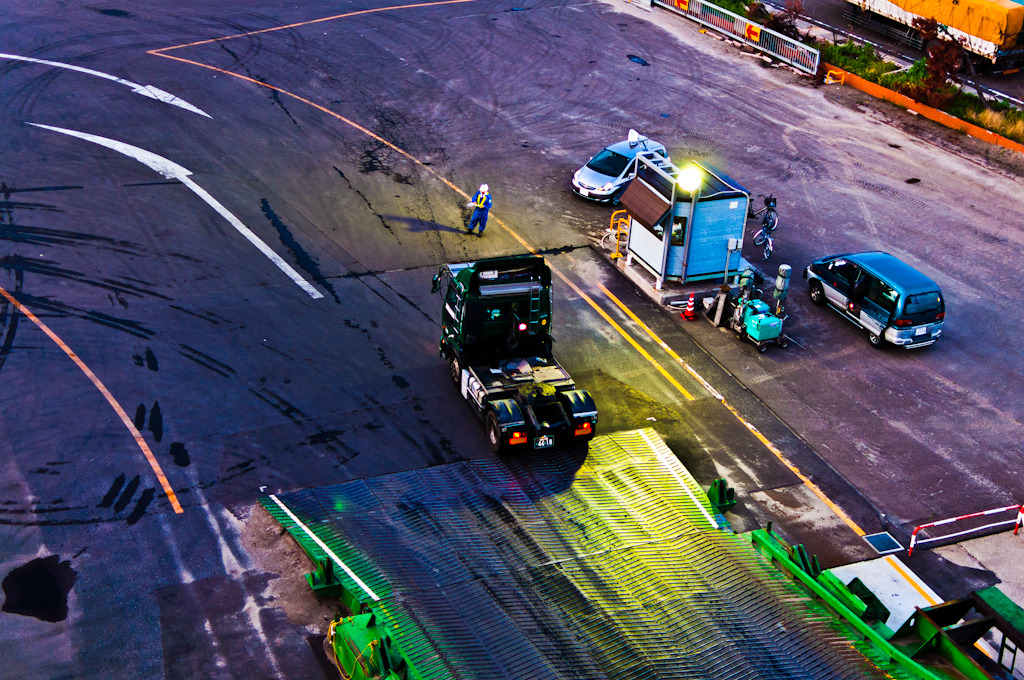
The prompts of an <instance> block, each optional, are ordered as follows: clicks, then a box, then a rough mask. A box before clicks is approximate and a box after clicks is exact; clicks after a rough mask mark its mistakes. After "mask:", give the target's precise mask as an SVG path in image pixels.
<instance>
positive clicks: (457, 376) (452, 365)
mask: <svg viewBox="0 0 1024 680" xmlns="http://www.w3.org/2000/svg"><path fill="white" fill-rule="evenodd" d="M448 374H449V375H450V376H451V378H452V382H453V383H455V384H456V385H461V384H462V367H461V366H459V358H458V357H452V359H451V361H449V362H448Z"/></svg>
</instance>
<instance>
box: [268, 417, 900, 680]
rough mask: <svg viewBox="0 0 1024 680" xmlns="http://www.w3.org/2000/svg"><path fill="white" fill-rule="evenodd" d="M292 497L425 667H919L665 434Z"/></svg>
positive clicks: (723, 671) (454, 671)
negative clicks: (809, 572) (741, 531)
mask: <svg viewBox="0 0 1024 680" xmlns="http://www.w3.org/2000/svg"><path fill="white" fill-rule="evenodd" d="M279 500H280V501H281V502H282V503H283V504H284V505H286V506H287V508H288V509H289V510H290V511H291V512H292V513H293V514H294V515H295V516H296V517H297V518H298V519H299V521H300V522H302V523H303V524H304V525H306V526H307V527H308V528H309V529H310V530H311V531H312V532H313V533H315V534H316V536H317V537H318V538H319V539H320V540H321V541H323V542H324V543H325V544H326V545H327V546H329V547H330V549H331V550H332V551H334V553H335V554H336V555H337V556H338V557H339V558H340V559H341V560H342V561H343V562H344V563H345V564H346V565H347V566H348V567H349V568H350V569H352V571H353V572H354V573H355V574H357V575H358V577H359V578H360V579H362V580H363V581H364V582H365V583H366V584H367V585H368V587H369V588H371V589H372V590H373V591H374V593H375V594H376V595H377V596H379V598H380V599H379V600H378V601H376V602H373V601H371V600H370V599H369V598H368V597H367V598H364V601H365V602H368V603H369V604H370V605H371V606H372V608H373V609H374V610H375V611H376V612H377V613H378V615H379V616H380V617H381V618H382V620H383V621H384V622H385V625H387V627H388V629H389V630H390V631H391V632H392V635H393V637H394V639H395V640H396V642H397V643H398V645H399V646H400V647H401V649H402V651H403V653H404V655H405V656H406V658H407V659H408V660H409V662H410V664H411V665H412V666H413V667H414V669H415V670H416V672H417V673H418V674H419V675H420V676H421V677H423V678H459V679H463V678H464V679H470V678H473V679H476V678H479V679H481V680H484V679H486V680H492V679H493V678H531V679H538V680H542V679H545V678H552V679H556V678H588V679H589V678H595V679H599V678H616V679H623V680H627V679H632V678H636V679H637V680H639V679H641V678H643V679H645V680H649V679H651V678H666V679H669V678H680V679H682V678H700V679H702V680H706V679H718V678H721V679H723V680H724V679H730V680H731V679H737V680H740V679H747V678H765V679H771V680H784V679H788V678H793V679H794V680H795V679H797V678H799V679H801V680H803V679H805V678H821V679H822V680H825V679H827V680H840V679H844V678H883V677H890V678H901V677H905V676H904V675H903V674H902V673H901V671H900V669H899V668H893V667H890V666H887V665H885V664H883V662H882V660H881V658H880V657H877V655H876V653H875V652H874V651H873V650H872V649H871V647H870V646H868V645H866V644H864V643H863V642H862V641H861V639H860V637H859V636H858V635H857V634H856V633H855V632H854V631H853V629H852V628H851V627H849V626H848V624H846V623H845V622H843V621H842V620H840V619H838V618H836V617H834V616H832V615H831V614H830V613H829V612H828V611H827V610H826V609H825V608H824V607H823V606H822V605H821V604H819V603H818V602H817V601H816V600H814V599H812V598H811V597H810V596H809V594H808V593H807V592H806V591H804V590H803V589H802V588H801V587H800V586H798V585H797V584H796V583H794V582H792V581H791V580H789V579H788V578H786V577H784V576H783V575H782V574H780V573H779V572H778V571H776V570H775V568H774V567H772V566H771V565H770V564H769V563H768V562H767V561H765V560H764V559H762V558H761V557H760V556H759V555H758V554H757V553H756V552H755V551H754V550H753V549H752V547H751V546H750V545H749V543H747V542H746V541H744V540H743V538H742V537H740V536H737V535H735V534H733V533H732V532H731V531H729V530H728V528H727V527H726V528H719V526H718V525H717V522H716V520H715V511H714V509H713V508H712V507H711V506H710V504H709V503H708V501H707V498H706V496H705V495H704V492H703V490H702V489H701V488H700V486H699V485H698V484H697V483H696V481H695V480H693V478H692V477H690V475H689V474H688V473H687V472H686V470H685V469H684V468H683V467H682V466H681V465H680V463H679V462H678V460H677V459H676V458H675V456H674V455H673V454H672V452H671V451H670V450H669V449H668V447H667V446H666V445H665V444H664V442H662V440H661V439H660V438H659V437H658V435H657V434H656V433H655V432H654V431H653V430H651V429H645V430H636V431H631V432H621V433H616V434H613V435H605V436H601V437H597V438H595V439H594V440H593V441H592V442H591V445H590V451H589V453H588V454H587V457H586V461H585V462H582V463H581V462H580V460H579V459H578V457H577V458H576V459H573V457H572V456H570V455H569V454H560V453H554V454H548V455H547V457H541V456H536V457H533V458H530V457H527V458H513V457H508V458H506V459H504V460H485V461H472V462H464V463H455V464H450V465H444V466H439V467H434V468H429V469H425V470H417V471H413V472H406V473H402V474H395V475H387V476H383V477H377V478H374V479H369V480H359V481H353V482H348V483H344V484H339V485H335V486H329V487H323V488H319V489H308V490H303V491H298V492H295V493H290V494H286V495H283V496H281V497H280V499H279ZM264 505H265V507H267V509H268V510H269V511H270V512H271V513H272V514H273V515H274V516H275V517H276V518H277V519H278V520H279V521H280V522H281V523H282V524H283V525H284V526H285V527H287V528H288V530H289V531H290V532H291V533H292V535H293V536H295V537H296V539H297V540H298V541H299V543H300V544H301V545H302V546H303V548H304V549H305V550H306V551H307V552H308V553H309V554H310V555H311V556H314V557H318V556H322V555H323V554H324V551H323V550H322V549H321V548H320V547H319V546H317V545H316V543H315V542H314V541H312V540H311V539H310V538H309V536H308V535H307V534H306V533H305V532H304V531H303V530H302V529H300V528H299V527H298V526H297V525H296V524H295V522H293V521H292V520H291V519H290V518H289V517H288V516H287V514H286V513H285V512H284V511H282V510H281V508H280V507H279V506H278V505H277V504H276V503H275V502H273V500H272V499H266V500H265V501H264ZM336 572H338V575H339V577H340V578H341V580H342V581H343V582H344V583H345V586H346V587H347V588H348V589H349V590H350V591H352V592H353V593H357V594H358V595H362V594H363V592H364V591H363V590H362V589H361V588H360V586H358V585H357V584H356V583H355V582H354V581H352V580H351V579H350V578H349V577H348V576H347V575H346V574H345V573H344V572H342V570H340V569H338V570H336ZM876 664H879V665H882V667H883V668H886V669H887V672H885V671H882V670H880V669H879V667H878V665H876Z"/></svg>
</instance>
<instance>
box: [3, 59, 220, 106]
mask: <svg viewBox="0 0 1024 680" xmlns="http://www.w3.org/2000/svg"><path fill="white" fill-rule="evenodd" d="M0 59H14V60H16V61H28V62H32V63H33V64H46V65H47V66H56V67H57V68H66V69H68V70H69V71H78V72H79V73H86V74H88V75H90V76H96V77H97V78H106V79H107V80H113V81H114V82H115V83H119V84H121V85H127V86H128V87H130V88H132V92H134V93H135V94H141V95H142V96H143V97H149V98H150V99H156V100H157V101H161V102H163V103H165V104H170V105H172V106H178V107H181V108H183V109H186V110H188V111H191V112H192V113H198V114H199V115H200V116H206V117H207V118H212V117H213V116H211V115H210V114H208V113H207V112H206V111H203V110H202V109H200V108H198V107H195V106H192V105H191V104H189V103H188V102H187V101H185V100H184V99H180V98H178V97H175V96H174V95H173V94H171V93H170V92H165V91H163V90H161V89H160V88H159V87H154V86H152V85H139V84H138V83H133V82H132V81H130V80H125V79H123V78H118V77H116V76H112V75H110V74H109V73H103V72H101V71H93V70H92V69H90V68H82V67H81V66H72V65H71V64H62V63H61V62H59V61H47V60H46V59H34V58H32V57H21V56H18V55H17V54H3V53H0Z"/></svg>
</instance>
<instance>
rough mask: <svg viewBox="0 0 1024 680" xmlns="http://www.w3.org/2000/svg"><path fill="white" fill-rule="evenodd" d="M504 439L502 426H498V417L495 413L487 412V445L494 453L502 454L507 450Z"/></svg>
mask: <svg viewBox="0 0 1024 680" xmlns="http://www.w3.org/2000/svg"><path fill="white" fill-rule="evenodd" d="M504 439H505V438H504V437H502V436H501V425H498V416H496V415H494V411H488V412H487V444H488V446H490V447H491V451H493V452H494V453H501V450H502V449H503V448H505V441H504Z"/></svg>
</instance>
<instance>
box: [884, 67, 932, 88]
mask: <svg viewBox="0 0 1024 680" xmlns="http://www.w3.org/2000/svg"><path fill="white" fill-rule="evenodd" d="M927 77H928V65H927V61H926V60H925V59H918V60H917V61H915V62H914V63H913V64H911V65H910V68H908V69H906V70H903V71H893V72H890V73H885V74H883V75H882V77H881V78H879V80H878V84H879V85H881V86H882V87H887V88H889V89H890V90H896V91H897V92H902V91H903V88H905V87H909V86H913V85H920V84H921V83H922V82H923V81H924V79H925V78H927Z"/></svg>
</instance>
